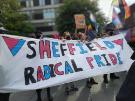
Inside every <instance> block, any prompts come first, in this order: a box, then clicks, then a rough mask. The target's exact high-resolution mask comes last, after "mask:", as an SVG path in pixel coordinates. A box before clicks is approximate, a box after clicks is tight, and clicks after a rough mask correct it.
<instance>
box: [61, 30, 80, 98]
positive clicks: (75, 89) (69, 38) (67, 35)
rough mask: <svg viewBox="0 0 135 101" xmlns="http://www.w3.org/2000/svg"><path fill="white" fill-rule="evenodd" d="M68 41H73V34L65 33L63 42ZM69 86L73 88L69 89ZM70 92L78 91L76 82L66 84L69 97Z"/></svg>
mask: <svg viewBox="0 0 135 101" xmlns="http://www.w3.org/2000/svg"><path fill="white" fill-rule="evenodd" d="M65 39H66V40H71V39H72V38H71V34H70V33H69V32H64V33H63V37H62V40H63V41H65ZM69 84H70V86H71V87H69ZM70 91H78V88H77V87H76V86H75V84H74V82H71V83H67V84H66V88H65V92H66V94H67V95H69V93H70Z"/></svg>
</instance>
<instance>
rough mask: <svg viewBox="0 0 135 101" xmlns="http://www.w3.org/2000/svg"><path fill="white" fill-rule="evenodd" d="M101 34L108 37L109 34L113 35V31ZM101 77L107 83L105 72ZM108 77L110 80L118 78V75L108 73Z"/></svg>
mask: <svg viewBox="0 0 135 101" xmlns="http://www.w3.org/2000/svg"><path fill="white" fill-rule="evenodd" d="M102 35H103V36H102V37H109V36H112V35H113V32H112V31H107V32H106V33H104V34H102ZM103 78H104V83H105V84H107V83H108V77H107V74H104V75H103ZM110 79H111V80H115V79H119V76H116V75H115V73H110Z"/></svg>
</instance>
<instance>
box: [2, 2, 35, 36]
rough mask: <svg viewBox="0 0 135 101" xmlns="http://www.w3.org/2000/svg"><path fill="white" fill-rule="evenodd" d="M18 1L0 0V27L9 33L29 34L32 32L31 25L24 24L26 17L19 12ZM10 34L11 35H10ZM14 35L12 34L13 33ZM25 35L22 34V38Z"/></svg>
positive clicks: (28, 23)
mask: <svg viewBox="0 0 135 101" xmlns="http://www.w3.org/2000/svg"><path fill="white" fill-rule="evenodd" d="M18 1H19V0H0V7H1V9H0V25H1V26H3V27H4V28H5V29H7V30H9V31H13V32H14V31H15V32H17V33H15V34H18V35H19V33H22V32H23V33H26V34H27V33H30V32H33V31H34V28H33V27H32V24H31V23H30V22H26V19H27V16H26V15H25V14H22V13H20V12H19V10H20V9H21V7H20V4H19V2H18ZM11 34H12V33H11ZM13 34H14V33H13ZM26 34H23V35H24V36H25V35H26Z"/></svg>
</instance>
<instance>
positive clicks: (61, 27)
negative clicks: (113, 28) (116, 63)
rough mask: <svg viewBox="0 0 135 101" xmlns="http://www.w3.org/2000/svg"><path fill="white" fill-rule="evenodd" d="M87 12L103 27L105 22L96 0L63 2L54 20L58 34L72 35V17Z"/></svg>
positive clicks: (73, 22) (73, 23)
mask: <svg viewBox="0 0 135 101" xmlns="http://www.w3.org/2000/svg"><path fill="white" fill-rule="evenodd" d="M89 11H90V12H91V13H93V14H94V15H95V17H96V19H97V22H98V23H99V24H100V25H101V26H103V25H104V22H105V21H106V20H105V18H104V15H103V14H102V13H101V12H100V10H99V8H98V5H97V1H96V0H95V1H94V0H64V3H63V5H61V6H60V8H59V9H58V16H57V17H56V19H55V20H56V29H57V30H58V31H59V32H60V33H63V32H64V31H69V32H71V33H74V32H75V21H74V15H75V14H84V15H86V14H88V12H89ZM86 22H87V21H86Z"/></svg>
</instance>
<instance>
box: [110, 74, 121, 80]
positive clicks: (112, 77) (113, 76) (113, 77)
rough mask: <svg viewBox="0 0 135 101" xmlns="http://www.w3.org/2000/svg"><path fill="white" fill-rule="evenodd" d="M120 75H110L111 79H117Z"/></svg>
mask: <svg viewBox="0 0 135 101" xmlns="http://www.w3.org/2000/svg"><path fill="white" fill-rule="evenodd" d="M119 78H120V77H119V76H116V75H112V76H110V79H111V80H115V79H119Z"/></svg>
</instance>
